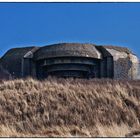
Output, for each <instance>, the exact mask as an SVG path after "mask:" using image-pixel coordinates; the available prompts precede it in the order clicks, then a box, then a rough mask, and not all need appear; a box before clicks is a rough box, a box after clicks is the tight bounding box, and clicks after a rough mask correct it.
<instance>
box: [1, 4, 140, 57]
mask: <svg viewBox="0 0 140 140" xmlns="http://www.w3.org/2000/svg"><path fill="white" fill-rule="evenodd" d="M62 42H79V43H80V42H81V43H95V44H98V45H99V44H103V45H110V44H111V45H119V46H125V47H128V48H130V49H131V50H133V52H134V53H135V54H137V55H138V56H139V57H140V3H0V56H2V55H3V54H4V53H5V52H6V51H7V50H8V49H10V48H13V47H24V46H34V45H35V46H43V45H48V44H53V43H62Z"/></svg>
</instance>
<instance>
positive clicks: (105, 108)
mask: <svg viewBox="0 0 140 140" xmlns="http://www.w3.org/2000/svg"><path fill="white" fill-rule="evenodd" d="M139 128H140V81H115V80H103V79H102V80H97V79H96V80H82V79H75V80H74V79H55V78H48V79H47V80H44V81H37V80H34V79H30V78H28V79H25V80H23V79H20V80H13V81H12V80H11V81H2V82H1V83H0V136H4V137H20V136H21V137H27V136H28V137H40V136H41V137H125V136H133V135H139V134H140V131H139Z"/></svg>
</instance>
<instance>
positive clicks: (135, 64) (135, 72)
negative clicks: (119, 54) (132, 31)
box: [129, 54, 140, 79]
mask: <svg viewBox="0 0 140 140" xmlns="http://www.w3.org/2000/svg"><path fill="white" fill-rule="evenodd" d="M129 57H130V60H131V62H132V67H131V69H130V71H129V76H130V75H132V79H140V75H139V70H140V65H139V59H138V57H137V56H136V55H134V54H129Z"/></svg>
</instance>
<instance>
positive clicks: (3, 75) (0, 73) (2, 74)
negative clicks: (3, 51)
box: [0, 65, 12, 80]
mask: <svg viewBox="0 0 140 140" xmlns="http://www.w3.org/2000/svg"><path fill="white" fill-rule="evenodd" d="M9 79H12V77H11V75H10V74H9V72H8V71H7V70H5V69H4V68H3V67H2V66H1V65H0V80H9Z"/></svg>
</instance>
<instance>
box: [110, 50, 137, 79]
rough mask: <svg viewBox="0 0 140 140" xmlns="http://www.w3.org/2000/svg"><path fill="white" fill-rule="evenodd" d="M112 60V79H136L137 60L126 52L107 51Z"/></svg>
mask: <svg viewBox="0 0 140 140" xmlns="http://www.w3.org/2000/svg"><path fill="white" fill-rule="evenodd" d="M107 50H108V51H109V52H110V53H111V54H112V56H113V60H114V79H136V77H137V73H138V58H137V57H136V56H135V55H133V54H131V53H126V52H120V51H117V50H114V49H107Z"/></svg>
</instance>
